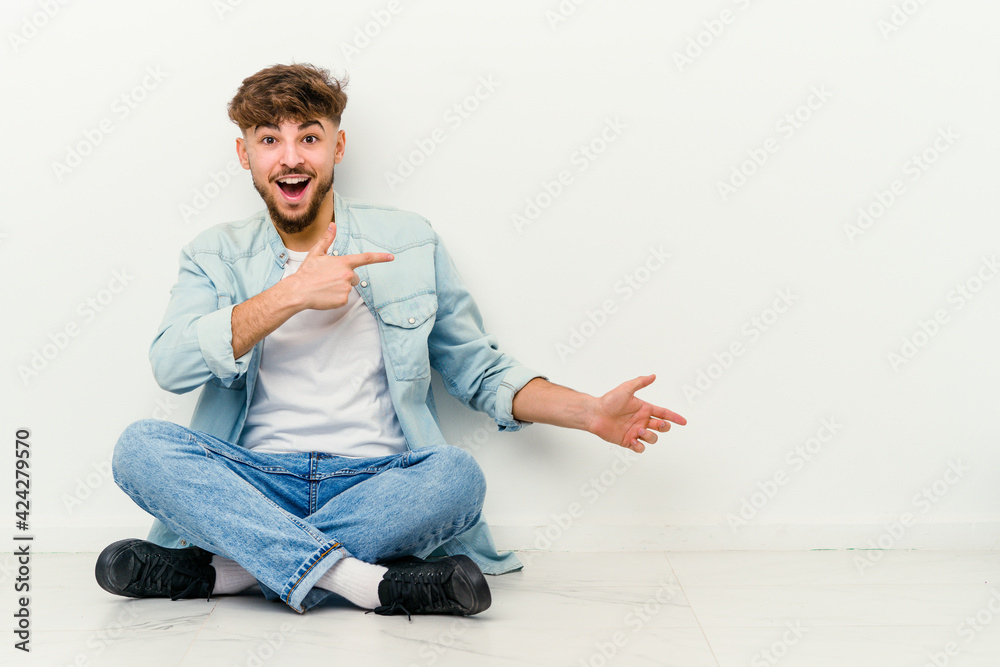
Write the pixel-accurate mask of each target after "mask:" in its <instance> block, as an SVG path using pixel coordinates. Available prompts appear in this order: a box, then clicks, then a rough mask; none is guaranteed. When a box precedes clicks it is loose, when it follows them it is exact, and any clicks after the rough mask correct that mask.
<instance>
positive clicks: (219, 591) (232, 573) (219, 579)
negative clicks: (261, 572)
mask: <svg viewBox="0 0 1000 667" xmlns="http://www.w3.org/2000/svg"><path fill="white" fill-rule="evenodd" d="M212 567H214V568H215V587H213V588H212V595H232V594H234V593H239V592H241V591H245V590H246V589H248V588H250V587H251V586H253V585H254V584H256V583H257V579H256V577H254V576H253V575H252V574H250V573H249V572H247V571H246V570H244V569H243V567H242V566H241V565H240V564H239V563H237V562H236V561H234V560H229V559H228V558H224V557H222V556H220V555H218V554H215V555H214V556H212Z"/></svg>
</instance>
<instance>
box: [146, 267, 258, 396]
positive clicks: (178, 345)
mask: <svg viewBox="0 0 1000 667" xmlns="http://www.w3.org/2000/svg"><path fill="white" fill-rule="evenodd" d="M232 300H233V297H232V295H231V294H230V293H228V292H227V291H225V290H220V288H219V286H217V285H216V284H215V282H214V281H213V280H212V279H211V278H210V277H209V276H208V275H207V274H206V273H205V271H204V269H203V268H202V267H201V266H200V265H199V264H198V262H197V261H196V259H195V257H193V255H192V253H191V252H190V251H189V249H188V248H185V249H184V250H182V251H181V257H180V271H179V274H178V277H177V283H176V284H175V285H174V287H173V289H171V291H170V301H169V303H168V304H167V310H166V313H165V315H164V317H163V321H162V322H161V323H160V327H159V330H158V332H157V335H156V338H154V339H153V343H152V345H150V348H149V360H150V364H151V365H152V367H153V376H154V377H155V378H156V382H157V383H158V384H159V385H160V386H161V387H162V388H163V389H165V390H167V391H170V392H174V393H177V394H183V393H185V392H188V391H191V390H192V389H197V388H198V387H200V386H202V385H203V384H205V383H206V382H208V381H209V380H212V379H217V380H218V381H219V382H220V383H221V384H222V385H223V386H227V387H228V386H230V385H231V384H232V383H233V382H234V381H235V380H236V379H237V378H238V377H240V376H241V375H242V374H243V373H245V372H246V370H247V368H249V365H250V358H251V354H252V351H251V352H247V353H246V354H245V355H243V356H242V357H240V358H239V359H234V358H233V344H232V341H233V330H232V313H233V303H232Z"/></svg>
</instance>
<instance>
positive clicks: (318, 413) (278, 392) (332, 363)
mask: <svg viewBox="0 0 1000 667" xmlns="http://www.w3.org/2000/svg"><path fill="white" fill-rule="evenodd" d="M306 254H307V253H305V252H293V251H291V250H289V251H288V256H289V259H288V262H287V263H286V264H285V273H284V274H283V275H282V277H281V278H282V280H284V279H285V278H287V277H288V276H290V275H292V274H293V273H295V271H297V270H298V268H299V267H300V266H301V265H302V261H303V260H304V259H305V257H306ZM240 444H241V445H243V446H244V447H247V448H249V449H256V450H257V451H262V452H323V453H326V454H333V455H336V456H348V457H375V456H388V455H390V454H399V453H402V452H405V451H406V439H405V438H404V437H403V431H402V429H401V428H400V426H399V420H398V419H397V417H396V410H395V408H393V405H392V399H391V397H390V396H389V384H388V382H387V380H386V376H385V366H384V363H383V360H382V346H381V344H380V340H379V333H378V327H377V325H376V323H375V316H374V315H372V313H371V312H370V311H369V310H368V307H367V306H366V305H365V302H364V301H363V300H362V299H361V296H360V294H359V293H358V291H357V289H353V290H351V292H350V296H349V298H348V300H347V305H345V306H343V307H341V308H335V309H333V310H304V311H302V312H300V313H296V314H295V315H293V316H292V317H290V318H289V319H288V320H287V321H286V322H285V323H284V324H282V325H281V326H280V327H278V328H277V329H275V330H274V331H273V332H272V333H271V334H270V335H269V336H267V337H266V338H265V339H264V348H263V355H262V356H261V359H260V371H259V374H258V376H257V384H256V386H255V387H254V393H253V399H252V400H251V402H250V410H249V413H248V414H247V419H246V424H245V425H244V427H243V433H242V434H241V436H240Z"/></svg>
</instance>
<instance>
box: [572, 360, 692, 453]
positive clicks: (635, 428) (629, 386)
mask: <svg viewBox="0 0 1000 667" xmlns="http://www.w3.org/2000/svg"><path fill="white" fill-rule="evenodd" d="M655 379H656V376H655V375H645V376H643V377H638V378H636V379H634V380H629V381H628V382H623V383H622V384H620V385H618V386H617V387H615V388H614V389H612V390H611V391H609V392H608V393H606V394H604V395H603V396H601V397H600V398H598V399H597V404H596V406H595V408H594V413H593V416H592V418H591V421H590V423H589V424H588V426H587V430H588V431H590V432H591V433H593V434H594V435H596V436H598V437H600V438H602V439H604V440H607V441H608V442H611V443H614V444H616V445H620V446H622V447H627V448H628V449H632V450H635V451H636V452H642V451H644V450H645V449H646V445H645V443H649V444H653V443H654V442H656V440H657V437H658V436H657V435H656V432H657V431H660V432H663V433H665V432H667V431H669V430H670V422H673V423H675V424H680V425H681V426H683V425H684V424H687V420H686V419H684V417H682V416H680V415H679V414H677V413H676V412H671V411H670V410H667V409H666V408H661V407H659V406H656V405H653V404H652V403H647V402H646V401H644V400H642V399H640V398H636V397H635V392H637V391H639V390H640V389H642V388H643V387H648V386H649V385H650V384H652V383H653V380H655Z"/></svg>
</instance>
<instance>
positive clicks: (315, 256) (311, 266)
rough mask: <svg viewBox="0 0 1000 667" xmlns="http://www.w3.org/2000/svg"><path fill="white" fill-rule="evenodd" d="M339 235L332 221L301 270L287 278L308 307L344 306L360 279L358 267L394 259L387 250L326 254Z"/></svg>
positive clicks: (317, 308)
mask: <svg viewBox="0 0 1000 667" xmlns="http://www.w3.org/2000/svg"><path fill="white" fill-rule="evenodd" d="M336 237H337V224H336V223H334V222H331V223H330V226H329V228H327V230H326V232H325V233H324V234H323V237H322V238H321V239H320V240H319V241H317V242H316V245H314V246H313V247H312V248H310V249H309V252H308V253H307V254H306V258H305V259H304V260H303V261H302V266H300V267H299V270H298V271H296V272H295V273H294V274H292V275H291V276H289V277H288V278H287V280H289V281H292V282H293V284H294V286H295V292H296V293H297V294H298V295H299V297H300V298H301V299H302V300H303V303H304V307H305V308H307V309H312V310H330V309H332V308H340V307H342V306H345V305H346V304H347V297H348V296H349V295H350V292H351V288H352V287H353V286H354V285H357V284H358V281H359V278H358V275H357V274H356V273H355V272H354V270H355V269H357V268H358V267H359V266H365V265H366V264H376V263H378V262H391V261H392V260H393V256H392V255H391V254H389V253H387V252H363V253H361V254H358V255H341V256H334V255H328V254H326V251H327V250H329V248H330V245H331V244H332V243H333V240H334V239H335V238H336Z"/></svg>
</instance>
